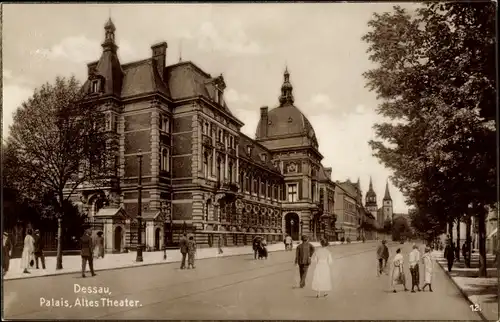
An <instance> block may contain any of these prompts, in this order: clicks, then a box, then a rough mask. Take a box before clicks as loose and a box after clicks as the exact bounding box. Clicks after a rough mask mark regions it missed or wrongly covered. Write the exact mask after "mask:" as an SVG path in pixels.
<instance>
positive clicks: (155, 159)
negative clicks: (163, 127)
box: [151, 106, 160, 183]
mask: <svg viewBox="0 0 500 322" xmlns="http://www.w3.org/2000/svg"><path fill="white" fill-rule="evenodd" d="M155 107H156V106H155ZM159 123H160V113H159V112H158V109H153V111H152V112H151V177H152V178H151V180H152V182H153V183H157V182H158V180H159V175H160V162H159V161H160V127H159Z"/></svg>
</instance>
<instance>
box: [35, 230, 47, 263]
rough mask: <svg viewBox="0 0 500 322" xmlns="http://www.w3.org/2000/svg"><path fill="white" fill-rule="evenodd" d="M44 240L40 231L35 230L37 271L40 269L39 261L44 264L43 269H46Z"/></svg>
mask: <svg viewBox="0 0 500 322" xmlns="http://www.w3.org/2000/svg"><path fill="white" fill-rule="evenodd" d="M43 246H44V244H43V240H42V237H41V236H40V231H39V230H38V229H37V230H35V263H36V269H39V268H40V267H39V266H38V259H40V261H41V262H42V269H45V256H44V254H43Z"/></svg>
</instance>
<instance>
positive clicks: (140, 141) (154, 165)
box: [75, 19, 335, 252]
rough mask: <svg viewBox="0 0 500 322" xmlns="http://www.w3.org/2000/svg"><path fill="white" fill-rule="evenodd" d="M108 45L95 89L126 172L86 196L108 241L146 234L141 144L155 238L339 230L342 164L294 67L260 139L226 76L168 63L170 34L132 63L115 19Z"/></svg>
mask: <svg viewBox="0 0 500 322" xmlns="http://www.w3.org/2000/svg"><path fill="white" fill-rule="evenodd" d="M102 48H103V52H102V56H101V58H100V59H99V60H98V61H96V62H93V63H90V64H88V79H87V80H86V82H85V84H84V86H83V90H84V91H87V92H88V93H89V95H90V97H91V98H92V100H94V102H95V103H96V104H97V105H99V106H101V108H103V109H104V111H105V112H106V115H107V122H106V124H107V125H106V128H107V129H108V130H110V131H114V132H116V135H117V137H119V153H118V155H119V156H118V162H117V164H118V166H117V167H118V168H117V171H116V179H117V180H114V183H113V184H110V185H109V186H106V187H98V188H96V187H90V186H88V187H81V189H79V196H78V198H77V200H75V201H76V202H77V203H78V204H79V206H80V207H81V208H82V209H84V210H85V211H87V212H88V216H89V222H90V223H91V225H92V227H93V228H94V231H102V232H103V233H104V239H105V248H106V251H108V252H120V251H124V250H125V249H126V248H134V247H135V245H136V244H137V231H138V221H137V220H136V219H137V218H136V217H137V214H138V204H139V202H138V186H137V181H138V176H139V165H138V164H139V163H138V155H141V156H142V167H141V169H142V171H141V174H142V198H141V203H140V204H141V205H142V206H141V214H142V219H143V221H144V222H145V224H144V227H143V232H142V236H143V237H142V240H143V241H144V242H145V244H146V247H147V248H148V249H151V250H153V249H161V248H162V247H163V246H165V243H166V246H169V245H175V244H176V243H177V241H178V239H179V237H180V235H181V234H182V233H188V234H193V235H194V236H195V238H196V240H197V243H198V244H199V245H200V246H202V247H210V246H212V245H213V243H214V239H215V237H216V236H217V235H224V236H225V238H224V239H223V240H224V241H225V243H226V245H228V246H230V245H246V244H250V242H251V240H252V238H253V237H254V236H255V235H260V236H265V237H266V238H267V240H268V242H278V241H281V240H282V239H283V236H284V235H285V234H290V235H291V236H292V238H294V239H298V238H299V236H300V234H301V233H303V234H307V235H309V236H311V237H312V238H314V239H318V238H320V237H327V238H334V234H335V232H334V231H335V215H334V214H333V209H334V191H335V184H334V183H333V181H332V180H331V168H324V167H323V166H322V165H321V160H322V158H323V157H322V155H321V153H320V152H319V150H318V142H317V139H316V136H315V133H314V129H313V128H312V126H311V124H310V123H309V121H308V120H307V118H306V117H305V116H304V115H303V114H302V113H301V112H300V110H299V109H298V108H297V107H296V106H294V105H293V104H294V98H293V87H292V85H291V83H290V75H289V73H288V71H285V74H284V82H283V85H282V87H281V96H280V97H279V106H277V107H275V108H272V109H268V108H267V107H262V108H261V109H260V121H259V124H258V127H257V131H256V138H255V139H252V138H249V137H248V136H246V135H244V134H242V133H241V131H240V130H241V127H242V126H243V125H244V124H243V123H242V122H241V121H240V120H238V119H237V118H236V117H235V116H234V115H233V114H232V113H231V111H230V109H229V107H228V106H227V105H226V103H225V101H224V89H225V87H226V84H225V82H224V78H223V76H222V75H220V76H216V77H213V76H211V75H209V74H207V73H206V72H204V71H203V70H201V69H200V68H199V67H198V66H196V65H195V64H193V63H192V62H179V63H178V64H174V65H170V66H166V56H167V44H166V43H164V42H163V43H159V44H156V45H154V46H152V47H151V50H152V53H151V57H150V58H148V59H145V60H141V61H137V62H133V63H128V64H121V63H120V61H119V59H118V55H117V51H118V47H117V45H116V44H115V26H114V24H113V22H112V21H111V19H110V20H109V21H108V22H107V23H106V25H105V40H104V43H103V44H102Z"/></svg>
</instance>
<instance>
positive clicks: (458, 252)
mask: <svg viewBox="0 0 500 322" xmlns="http://www.w3.org/2000/svg"><path fill="white" fill-rule="evenodd" d="M456 254H457V262H459V261H460V217H459V218H458V219H457V248H456Z"/></svg>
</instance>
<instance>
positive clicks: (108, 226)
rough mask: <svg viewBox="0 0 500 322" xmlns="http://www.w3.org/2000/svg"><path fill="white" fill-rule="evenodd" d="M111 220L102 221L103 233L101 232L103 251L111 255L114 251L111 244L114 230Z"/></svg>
mask: <svg viewBox="0 0 500 322" xmlns="http://www.w3.org/2000/svg"><path fill="white" fill-rule="evenodd" d="M113 228H114V227H113V220H112V219H105V220H104V229H103V230H104V231H103V237H104V249H105V251H106V253H112V252H113V250H114V247H113V243H114V238H113V237H114V229H113Z"/></svg>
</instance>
